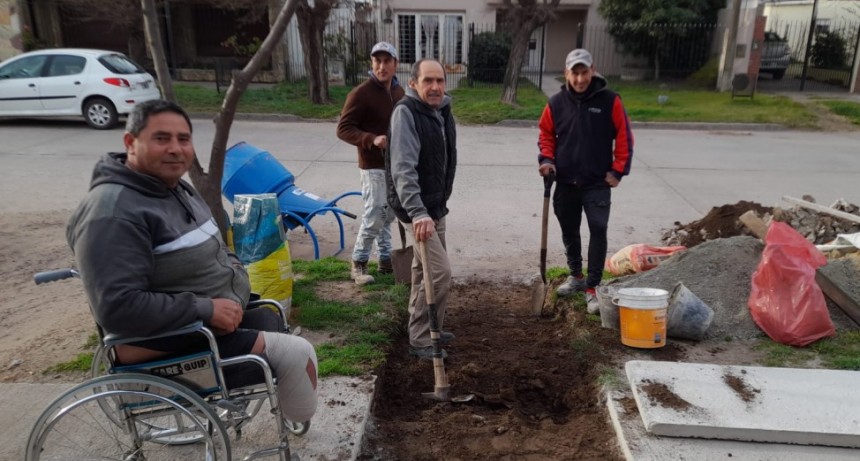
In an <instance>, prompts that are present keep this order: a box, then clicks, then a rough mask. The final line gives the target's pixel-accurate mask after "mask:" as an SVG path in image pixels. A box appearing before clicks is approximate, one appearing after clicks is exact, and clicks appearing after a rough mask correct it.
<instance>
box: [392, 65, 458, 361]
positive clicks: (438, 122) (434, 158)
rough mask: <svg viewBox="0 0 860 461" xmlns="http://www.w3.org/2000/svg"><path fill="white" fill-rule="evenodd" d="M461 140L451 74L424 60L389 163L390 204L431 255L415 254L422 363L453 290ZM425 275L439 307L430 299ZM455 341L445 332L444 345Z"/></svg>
mask: <svg viewBox="0 0 860 461" xmlns="http://www.w3.org/2000/svg"><path fill="white" fill-rule="evenodd" d="M456 135H457V133H456V130H455V127H454V117H453V115H452V114H451V98H450V97H449V96H448V95H447V94H445V70H444V69H443V68H442V65H441V64H439V62H438V61H435V60H432V59H422V60H420V61H418V62H416V63H415V65H414V66H413V67H412V73H411V74H410V77H409V88H408V89H407V90H406V97H405V98H403V99H402V100H400V102H399V103H397V106H395V108H394V113H393V114H392V115H391V149H390V151H389V155H388V157H387V158H386V160H385V172H386V182H387V187H388V204H389V206H390V207H391V209H392V210H393V211H394V214H395V216H397V219H399V220H400V221H402V222H403V223H404V224H405V227H406V230H407V231H408V233H409V235H410V236H411V239H412V240H413V241H414V242H417V243H418V244H419V245H423V248H422V250H425V251H416V252H415V259H414V261H413V262H412V290H411V293H410V296H409V353H410V354H411V355H413V356H415V357H419V358H422V359H431V358H433V353H434V351H433V346H432V343H431V335H430V330H431V319H430V313H431V312H433V311H434V310H436V311H438V314H437V316H436V320H437V322H438V323H437V322H432V323H437V325H435V326H437V327H438V329H440V330H441V328H442V322H443V319H444V318H445V306H446V305H447V301H448V292H449V289H450V286H451V263H450V262H449V260H448V254H447V252H446V250H445V216H446V215H447V214H448V207H447V202H448V198H449V197H450V196H451V190H452V186H453V184H454V172H455V169H456V166H457V138H456ZM422 253H423V254H422ZM425 255H426V258H425ZM425 271H427V272H429V275H430V277H428V283H430V284H432V285H431V290H429V292H430V293H432V294H433V295H435V296H432V298H434V299H433V300H434V301H435V303H434V302H428V300H427V299H426V294H425V287H424V285H423V284H422V281H423V280H424V272H425ZM433 305H435V307H436V308H435V309H433V308H432V306H433ZM434 329H435V328H434ZM453 339H454V335H453V334H451V333H449V332H446V331H441V333H440V337H439V342H440V343H443V344H444V343H448V342H450V341H451V340H453ZM442 356H443V357H444V356H445V353H444V350H443V351H442Z"/></svg>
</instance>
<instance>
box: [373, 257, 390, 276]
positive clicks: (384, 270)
mask: <svg viewBox="0 0 860 461" xmlns="http://www.w3.org/2000/svg"><path fill="white" fill-rule="evenodd" d="M376 271H377V272H378V273H380V274H391V273H393V272H394V266H393V265H392V264H391V258H388V259H382V258H379V267H377V269H376Z"/></svg>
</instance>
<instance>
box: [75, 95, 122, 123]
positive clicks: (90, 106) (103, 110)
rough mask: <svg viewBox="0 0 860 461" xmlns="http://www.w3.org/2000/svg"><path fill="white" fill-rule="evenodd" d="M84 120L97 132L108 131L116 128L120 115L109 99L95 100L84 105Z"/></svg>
mask: <svg viewBox="0 0 860 461" xmlns="http://www.w3.org/2000/svg"><path fill="white" fill-rule="evenodd" d="M83 115H84V119H85V120H86V121H87V125H89V126H90V127H91V128H95V129H97V130H108V129H111V128H113V127H115V126H116V124H117V122H118V121H119V114H117V113H116V108H115V107H114V106H113V103H111V102H110V101H108V100H107V99H102V98H93V99H90V100H89V101H87V102H86V103H85V104H84V110H83Z"/></svg>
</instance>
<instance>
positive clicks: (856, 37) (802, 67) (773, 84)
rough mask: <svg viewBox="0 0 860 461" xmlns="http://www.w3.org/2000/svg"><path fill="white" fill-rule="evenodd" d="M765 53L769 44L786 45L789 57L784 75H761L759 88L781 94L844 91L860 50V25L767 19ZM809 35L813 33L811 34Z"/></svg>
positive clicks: (854, 23)
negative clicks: (783, 92)
mask: <svg viewBox="0 0 860 461" xmlns="http://www.w3.org/2000/svg"><path fill="white" fill-rule="evenodd" d="M766 31H767V39H768V40H766V42H765V47H764V51H765V52H768V50H769V49H772V48H773V45H772V43H774V42H775V41H783V42H785V43H787V44H788V47H789V50H790V58H789V60H788V61H789V62H788V65H787V66H786V67H785V70H784V72H782V71H778V72H771V73H767V72H766V73H764V74H763V76H762V77H761V78H760V79H759V88H763V89H774V90H783V91H797V90H801V91H847V90H848V89H849V88H850V85H851V74H852V69H853V66H854V63H855V61H856V59H858V50H860V22H858V21H856V20H854V21H849V20H847V19H843V20H835V21H832V22H830V21H829V22H826V23H821V22H819V23H818V24H816V26H815V27H814V28H813V29H812V30H811V31H810V22H809V21H805V20H804V21H798V20H794V21H784V20H780V18H779V17H778V16H773V17H768V20H767V26H766ZM810 32H812V33H810Z"/></svg>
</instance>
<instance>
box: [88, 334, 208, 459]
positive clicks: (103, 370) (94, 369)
mask: <svg viewBox="0 0 860 461" xmlns="http://www.w3.org/2000/svg"><path fill="white" fill-rule="evenodd" d="M106 351H107V349H106V348H104V347H98V348H96V351H95V352H94V353H93V363H92V366H91V367H90V376H91V377H93V378H98V377H99V376H106V375H107V374H108V371H109V370H110V368H111V366H112V365H111V363H110V360H108V357H107V352H106ZM98 404H99V406H101V407H102V410H103V411H104V413H105V415H106V416H107V418H108V419H109V420H110V421H111V422H113V423H114V424H116V425H117V426H120V427H122V425H123V422H122V421H120V420H117V419H115V418H114V412H113V411H111V406H112V402H110V401H108V400H107V399H99V400H98ZM177 418H179V419H178V420H177V421H170V422H168V421H165V423H168V424H170V425H169V426H163V427H156V426H153V425H152V423H147V422H145V421H141V422H140V423H141V424H149V425H150V428H149V429H150V431H151V432H158V431H161V433H163V434H170V433H171V431H170V428H173V427H179V426H181V425H182V420H181V416H180V415H177ZM202 439H203V437H202V436H201V435H199V434H196V435H195V434H177V435H165V436H163V437H161V438H159V440H158V442H159V443H163V444H165V445H186V444H189V443H197V442H199V441H200V440H202Z"/></svg>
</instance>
